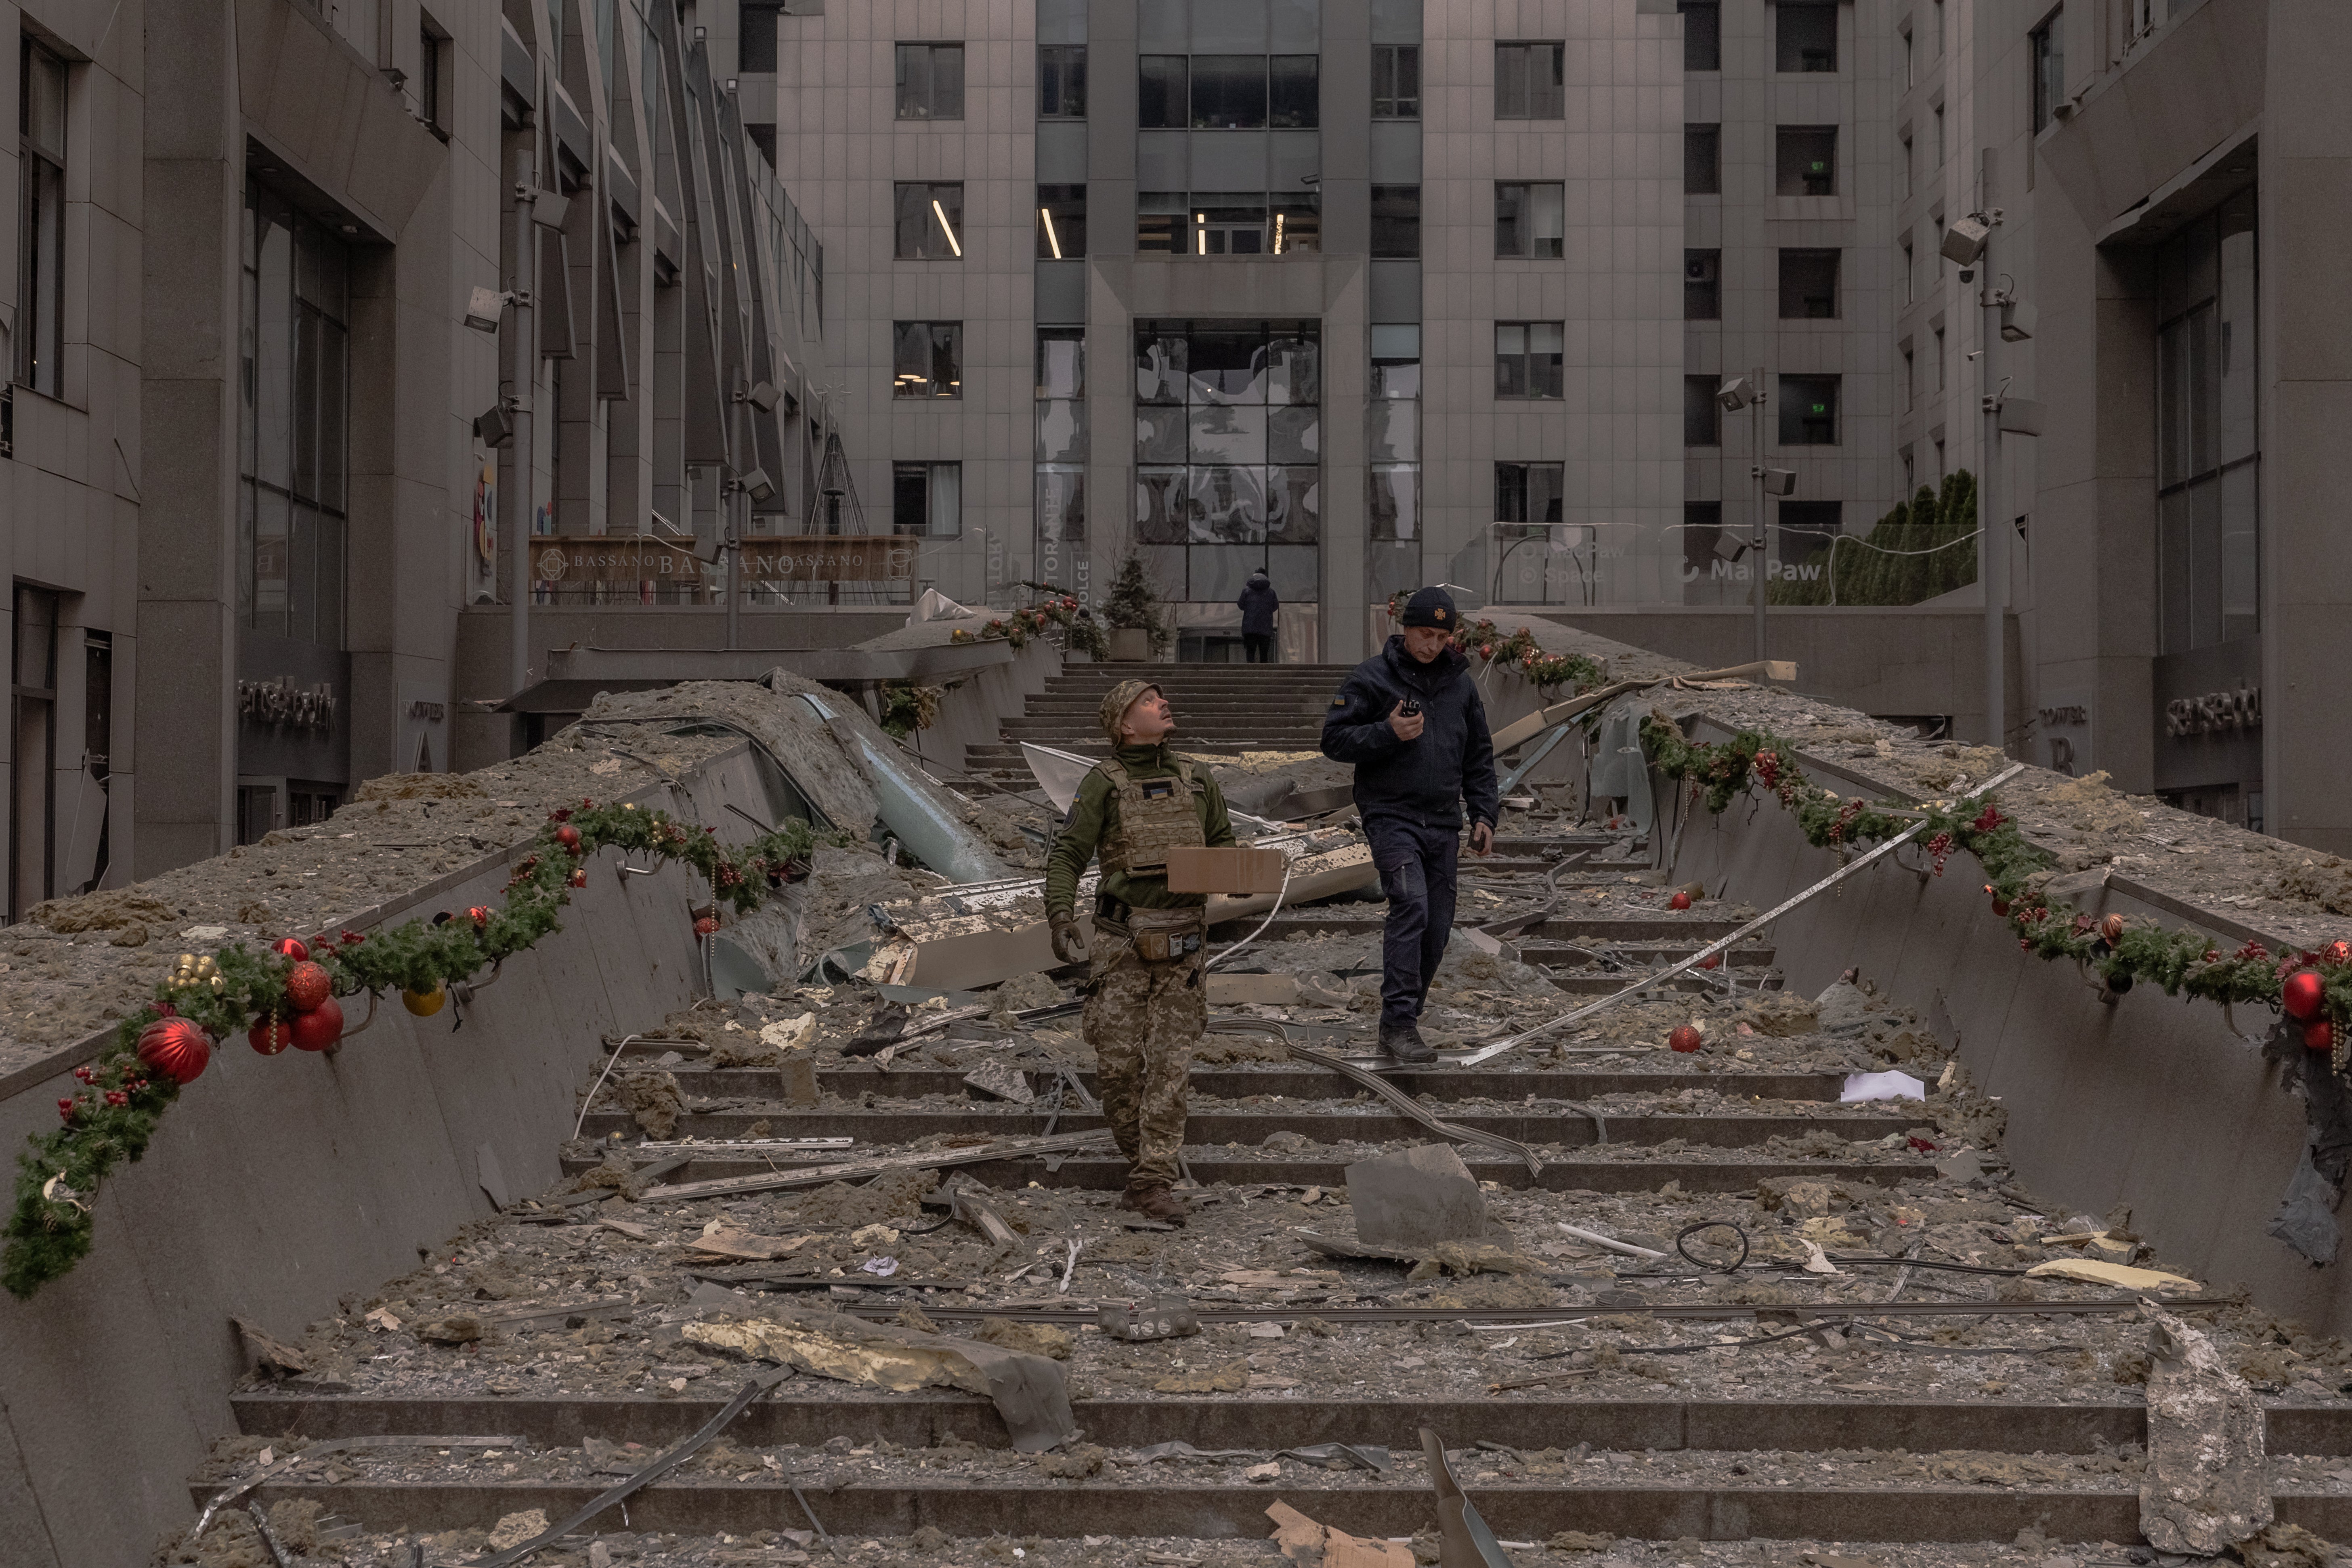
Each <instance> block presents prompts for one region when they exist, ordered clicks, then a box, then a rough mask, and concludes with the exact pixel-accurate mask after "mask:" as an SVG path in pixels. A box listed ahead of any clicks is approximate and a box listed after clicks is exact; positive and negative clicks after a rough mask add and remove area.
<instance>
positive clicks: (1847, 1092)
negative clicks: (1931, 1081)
mask: <svg viewBox="0 0 2352 1568" xmlns="http://www.w3.org/2000/svg"><path fill="white" fill-rule="evenodd" d="M1925 1099H1927V1085H1926V1084H1924V1083H1921V1082H1920V1081H1919V1080H1918V1079H1916V1078H1913V1077H1912V1076H1911V1075H1910V1074H1909V1073H1907V1072H1857V1073H1849V1074H1848V1075H1846V1080H1845V1087H1844V1088H1843V1089H1840V1090H1839V1091H1838V1102H1839V1103H1840V1104H1842V1105H1853V1104H1857V1103H1859V1102H1861V1101H1863V1100H1925Z"/></svg>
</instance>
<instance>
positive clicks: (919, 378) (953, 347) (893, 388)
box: [890, 321, 963, 397]
mask: <svg viewBox="0 0 2352 1568" xmlns="http://www.w3.org/2000/svg"><path fill="white" fill-rule="evenodd" d="M890 359H891V367H892V374H891V377H890V395H891V396H893V397H961V396H962V395H963V323H962V322H961V321H893V322H892V323H891V324H890Z"/></svg>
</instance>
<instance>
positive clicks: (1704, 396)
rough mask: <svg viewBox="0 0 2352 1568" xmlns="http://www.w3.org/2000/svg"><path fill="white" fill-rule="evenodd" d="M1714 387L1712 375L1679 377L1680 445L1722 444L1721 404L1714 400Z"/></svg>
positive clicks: (1716, 445) (1706, 445)
mask: <svg viewBox="0 0 2352 1568" xmlns="http://www.w3.org/2000/svg"><path fill="white" fill-rule="evenodd" d="M1715 388H1716V378H1715V377H1714V376H1711V375H1686V376H1685V377H1683V445H1684V446H1685V447H1720V446H1722V445H1723V405H1722V404H1720V403H1717V401H1716V400H1715Z"/></svg>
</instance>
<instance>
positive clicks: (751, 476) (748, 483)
mask: <svg viewBox="0 0 2352 1568" xmlns="http://www.w3.org/2000/svg"><path fill="white" fill-rule="evenodd" d="M737 482H738V483H740V485H741V486H742V487H743V493H744V494H745V495H748V496H750V497H751V500H753V501H754V502H758V501H764V500H771V499H772V498H773V497H774V495H775V493H776V486H775V481H774V480H772V479H769V478H768V470H767V469H765V468H753V469H752V470H751V472H750V473H748V474H745V475H744V476H743V477H742V479H740V480H738V481H737Z"/></svg>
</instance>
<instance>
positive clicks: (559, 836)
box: [555, 822, 580, 855]
mask: <svg viewBox="0 0 2352 1568" xmlns="http://www.w3.org/2000/svg"><path fill="white" fill-rule="evenodd" d="M555 841H556V842H557V843H558V844H561V845H562V846H563V847H565V848H566V849H569V850H571V851H572V853H573V854H574V855H577V854H579V853H580V830H579V829H578V828H576V827H574V826H572V824H570V823H568V822H567V823H565V824H564V825H563V826H561V827H559V828H557V829H556V830H555Z"/></svg>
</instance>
